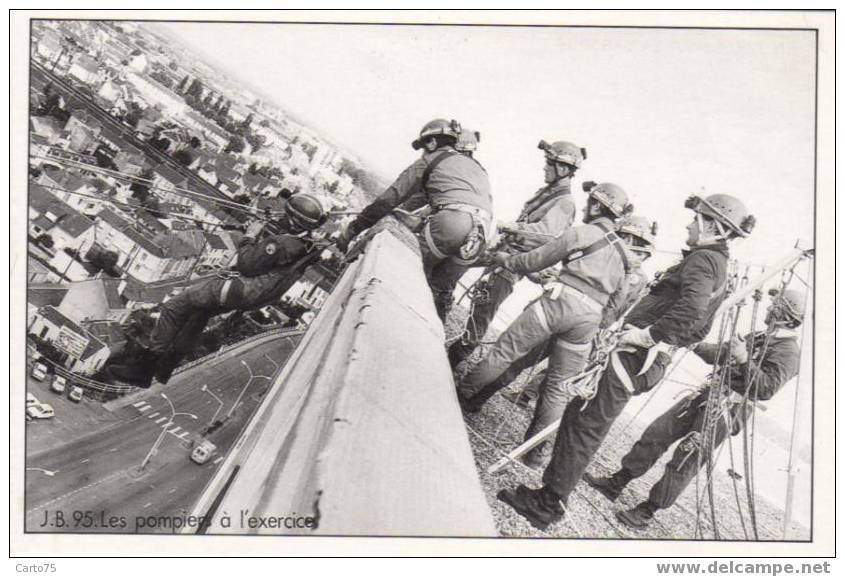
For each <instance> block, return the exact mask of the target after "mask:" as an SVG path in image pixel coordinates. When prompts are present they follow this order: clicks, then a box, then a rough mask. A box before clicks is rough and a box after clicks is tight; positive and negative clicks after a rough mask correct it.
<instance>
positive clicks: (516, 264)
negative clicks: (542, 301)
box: [503, 229, 577, 273]
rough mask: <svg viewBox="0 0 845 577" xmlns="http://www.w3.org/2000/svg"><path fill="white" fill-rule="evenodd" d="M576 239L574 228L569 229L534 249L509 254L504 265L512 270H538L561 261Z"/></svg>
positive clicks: (523, 271)
mask: <svg viewBox="0 0 845 577" xmlns="http://www.w3.org/2000/svg"><path fill="white" fill-rule="evenodd" d="M576 241H577V234H576V233H575V231H574V230H573V229H569V230H567V231H566V232H565V233H563V234H562V235H561V236H559V237H557V238H554V239H552V240H551V241H550V242H547V243H546V244H543V245H541V246H539V247H537V248H535V249H534V250H532V251H529V252H524V253H520V254H515V255H512V256H509V257H508V258H506V259H504V262H503V265H504V267H505V268H507V269H508V270H510V271H511V272H518V273H528V272H537V271H539V270H543V269H544V268H548V267H550V266H552V265H553V264H556V263H558V262H560V261H561V260H562V259H563V257H564V256H566V254H567V253H568V252H569V250H570V247H572V246H575V243H576Z"/></svg>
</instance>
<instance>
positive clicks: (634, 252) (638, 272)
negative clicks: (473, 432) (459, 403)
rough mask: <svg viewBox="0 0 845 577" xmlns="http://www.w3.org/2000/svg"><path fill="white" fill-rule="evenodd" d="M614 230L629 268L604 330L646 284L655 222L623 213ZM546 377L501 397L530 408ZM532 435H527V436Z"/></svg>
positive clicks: (526, 362)
mask: <svg viewBox="0 0 845 577" xmlns="http://www.w3.org/2000/svg"><path fill="white" fill-rule="evenodd" d="M617 233H618V234H619V236H620V237H621V238H622V240H624V241H625V242H626V243H628V248H629V249H630V251H631V271H630V272H629V273H628V274H627V275H626V276H625V282H623V283H622V286H621V287H620V288H619V290H617V291H616V292H615V293H613V294H612V295H611V297H610V300H609V301H608V302H607V305H606V306H605V307H604V310H603V311H602V320H601V323H600V324H599V328H600V329H607V328H608V327H610V326H611V325H612V324H613V323H614V322H616V320H617V319H618V318H619V317H620V316H621V315H623V314H624V313H625V312H626V311H627V310H628V309H630V308H631V307H632V306H633V305H634V304H635V303H636V302H637V301H638V300H639V299H640V297H641V296H643V294H644V291H645V290H646V289H647V287H648V277H647V276H646V274H645V272H643V269H642V265H643V263H644V262H645V261H646V260H647V259H649V258H650V257H651V255H652V253H653V252H654V239H655V236H656V234H657V223H656V222H651V221H649V220H648V219H647V218H645V217H644V216H634V215H630V216H626V217H624V218H623V219H621V220H620V221H619V223H618V225H617ZM549 351H550V349H549V347H548V343H544V344H542V345H540V346H539V347H536V348H535V349H534V350H532V351H531V353H529V354H527V355H525V356H524V357H523V358H522V359H520V360H519V361H517V362H516V363H514V364H513V365H511V366H510V367H509V368H508V370H507V371H505V372H504V373H503V374H502V376H501V377H499V378H498V379H496V380H495V381H494V382H493V383H491V384H490V385H489V386H488V387H485V388H484V390H483V392H482V393H479V394H478V395H476V398H477V400H478V401H479V402H478V403H476V404H474V406H473V407H472V408H475V407H478V408H479V409H480V408H481V403H483V402H484V401H486V400H487V399H489V398H490V397H492V396H493V395H494V394H495V393H496V391H499V390H501V389H503V388H505V387H507V386H508V385H509V384H511V383H512V382H513V381H514V380H515V379H516V378H517V377H518V376H519V375H520V373H522V371H524V370H526V369H529V368H531V367H532V366H535V365H536V364H537V363H539V362H542V361H543V360H544V359H546V358H548V356H549ZM545 378H546V370H545V369H543V370H542V371H540V372H538V373H537V374H536V375H534V376H533V378H532V379H531V380H530V381H529V382H528V383H527V384H526V385H525V387H523V389H522V390H521V391H504V392H503V393H502V396H503V397H505V398H506V399H508V400H509V401H511V402H512V403H515V404H516V405H517V406H520V407H522V408H524V409H528V408H530V405H531V402H532V401H535V400H537V398H538V396H539V391H540V385H541V384H542V383H543V381H544V380H545ZM530 436H531V435H526V439H528V438H529V437H530Z"/></svg>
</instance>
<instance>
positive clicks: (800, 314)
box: [772, 289, 805, 322]
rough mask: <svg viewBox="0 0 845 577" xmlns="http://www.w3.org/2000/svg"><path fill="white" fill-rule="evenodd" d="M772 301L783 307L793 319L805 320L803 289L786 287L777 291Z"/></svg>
mask: <svg viewBox="0 0 845 577" xmlns="http://www.w3.org/2000/svg"><path fill="white" fill-rule="evenodd" d="M772 302H773V303H774V304H775V305H776V306H779V307H781V310H783V311H784V312H785V313H786V314H787V315H789V316H790V317H791V318H792V319H793V320H796V321H798V322H801V321H802V320H804V312H805V311H804V308H805V298H804V295H803V294H801V291H799V290H796V289H786V290H783V291H780V292H776V293H775V295H774V298H773V299H772Z"/></svg>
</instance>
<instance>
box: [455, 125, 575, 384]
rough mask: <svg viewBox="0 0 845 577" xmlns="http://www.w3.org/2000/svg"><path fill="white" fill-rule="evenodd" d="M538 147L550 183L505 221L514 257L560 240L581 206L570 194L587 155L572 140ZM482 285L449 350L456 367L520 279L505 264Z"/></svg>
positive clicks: (506, 243)
mask: <svg viewBox="0 0 845 577" xmlns="http://www.w3.org/2000/svg"><path fill="white" fill-rule="evenodd" d="M538 148H540V150H542V151H543V154H544V158H545V165H544V168H543V178H544V180H545V182H546V185H545V186H544V187H542V188H541V189H539V190H538V191H537V192H535V193H534V196H532V197H531V198H530V199H529V200H528V202H526V203H525V206H523V208H522V212H521V213H520V214H519V217H517V219H516V222H515V223H505V224H504V227H503V228H504V229H505V230H507V231H508V232H506V233H505V234H504V235H502V244H501V248H502V249H503V250H504V251H506V252H507V253H509V254H520V253H524V252H528V251H530V250H532V249H535V248H537V247H538V246H540V245H542V244H544V243H546V242H549V241H550V240H552V239H553V238H554V237H556V236H560V235H561V234H563V232H564V231H565V230H566V229H568V228H569V227H570V226H571V225H572V223H573V222H574V221H575V214H576V210H575V203H574V202H573V200H572V194H571V192H570V181H571V180H572V176H573V175H574V174H575V172H576V171H577V170H578V169H579V168H581V165H582V164H583V162H584V160H585V159H586V156H587V151H586V150H585V149H583V148H580V147H578V146H576V145H574V144H572V143H571V142H565V141H562V140H561V141H558V142H554V143H552V144H549V143H548V142H546V141H545V140H541V141H540V143H539V144H538ZM482 279H483V280H482V281H481V284H480V286H477V287H476V290H475V291H474V298H473V303H472V306H471V308H470V310H471V314H470V316H469V317H468V318H467V321H466V328H465V330H464V331H463V333H462V336H461V338H459V339H457V340H456V341H454V342H453V343H452V344H451V345H450V346H449V363H450V364H451V365H452V369H455V367H457V366H458V365H459V364H460V363H461V362H462V361H463V360H464V359H466V358H467V357H469V356H470V355H471V354H472V352H473V351H474V350H475V348H476V347H477V346H478V343H479V341H481V339H483V338H484V333H486V332H487V328H488V327H489V326H490V322H491V321H492V320H493V317H495V316H496V311H498V310H499V307H500V306H501V304H502V303H503V302H504V301H505V299H507V298H508V296H510V294H511V293H512V292H513V287H514V285H515V284H516V282H517V281H518V280H519V279H520V275H519V274H517V273H514V272H512V271H509V270H506V269H504V268H502V267H500V266H491V267H488V268H487V269H486V270H485V271H484V275H483V276H482Z"/></svg>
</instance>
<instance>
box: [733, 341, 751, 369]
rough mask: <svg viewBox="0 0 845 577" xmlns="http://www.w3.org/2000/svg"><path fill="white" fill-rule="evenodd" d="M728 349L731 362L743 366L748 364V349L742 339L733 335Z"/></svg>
mask: <svg viewBox="0 0 845 577" xmlns="http://www.w3.org/2000/svg"><path fill="white" fill-rule="evenodd" d="M730 347H731V349H730V350H731V360H732V361H733V362H734V363H735V364H737V365H744V364H745V363H747V362H748V348H747V346H746V344H745V342H744V341H743V340H742V339H740V338H739V337H738V336H736V335H734V337H733V338H732V339H731V341H730Z"/></svg>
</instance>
